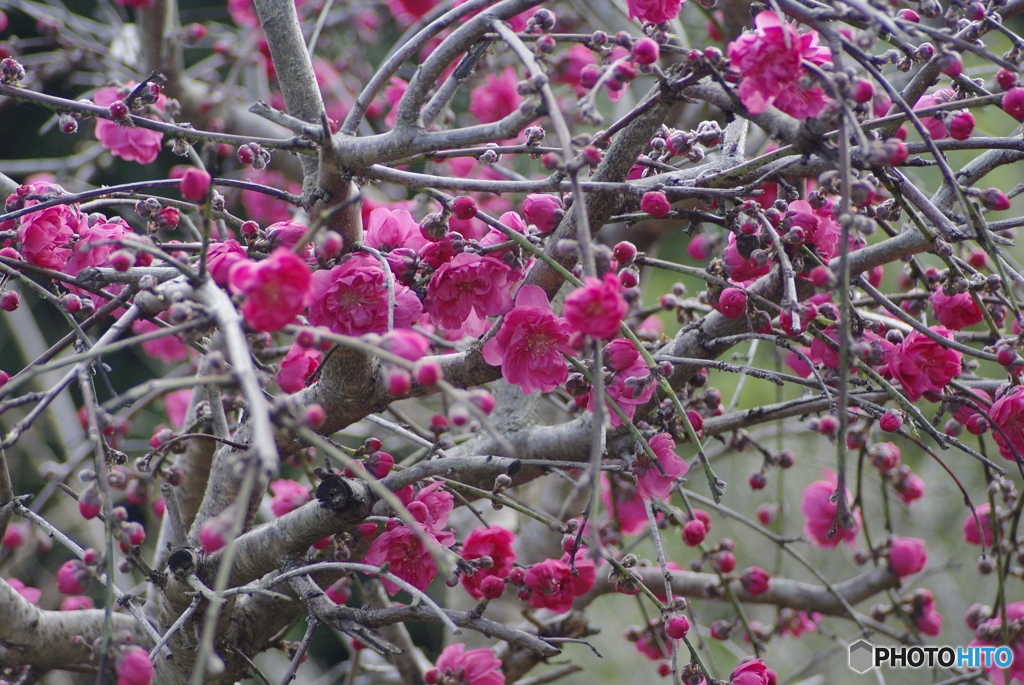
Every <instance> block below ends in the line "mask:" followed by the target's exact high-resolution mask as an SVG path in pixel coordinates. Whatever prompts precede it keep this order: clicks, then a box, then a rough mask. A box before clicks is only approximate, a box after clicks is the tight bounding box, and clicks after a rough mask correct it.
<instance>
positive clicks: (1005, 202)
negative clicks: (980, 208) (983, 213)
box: [978, 188, 1010, 212]
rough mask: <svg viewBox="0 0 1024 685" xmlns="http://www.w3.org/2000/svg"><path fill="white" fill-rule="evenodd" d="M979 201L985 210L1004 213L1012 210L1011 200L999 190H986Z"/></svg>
mask: <svg viewBox="0 0 1024 685" xmlns="http://www.w3.org/2000/svg"><path fill="white" fill-rule="evenodd" d="M978 199H980V200H981V204H982V205H984V207H985V209H991V210H992V211H995V212H1002V211H1005V210H1007V209H1009V208H1010V198H1008V197H1007V196H1006V193H1004V192H1003V191H1001V190H999V189H998V188H986V189H985V190H983V191H981V193H979V194H978Z"/></svg>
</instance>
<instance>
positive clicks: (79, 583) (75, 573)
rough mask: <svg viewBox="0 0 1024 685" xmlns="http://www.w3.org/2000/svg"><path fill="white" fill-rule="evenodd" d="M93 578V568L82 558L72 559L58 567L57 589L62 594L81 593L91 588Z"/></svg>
mask: <svg viewBox="0 0 1024 685" xmlns="http://www.w3.org/2000/svg"><path fill="white" fill-rule="evenodd" d="M92 578H93V572H92V569H90V568H89V567H88V566H86V565H85V563H84V562H83V561H82V560H81V559H70V560H68V561H65V562H64V563H63V564H62V565H61V567H60V568H59V569H57V590H59V591H60V593H61V594H62V595H81V594H83V593H84V592H85V591H86V590H88V589H89V585H91V584H92Z"/></svg>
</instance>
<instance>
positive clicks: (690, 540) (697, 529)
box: [683, 519, 707, 547]
mask: <svg viewBox="0 0 1024 685" xmlns="http://www.w3.org/2000/svg"><path fill="white" fill-rule="evenodd" d="M706 536H707V529H706V528H705V527H704V522H703V521H701V520H700V519H694V520H693V521H690V522H688V523H687V524H686V525H685V526H683V542H685V543H686V545H687V546H688V547H696V546H697V545H699V544H700V543H702V542H704V538H705V537H706Z"/></svg>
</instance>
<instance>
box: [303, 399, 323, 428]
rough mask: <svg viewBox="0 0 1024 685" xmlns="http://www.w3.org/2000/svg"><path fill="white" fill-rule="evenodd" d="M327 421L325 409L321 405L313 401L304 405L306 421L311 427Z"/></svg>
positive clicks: (316, 426)
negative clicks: (306, 405)
mask: <svg viewBox="0 0 1024 685" xmlns="http://www.w3.org/2000/svg"><path fill="white" fill-rule="evenodd" d="M326 421H327V410H326V409H324V408H323V405H320V404H316V403H315V402H314V403H313V404H311V405H309V406H308V407H306V423H307V424H309V425H310V426H311V427H313V428H319V427H320V426H322V425H324V423H325V422H326Z"/></svg>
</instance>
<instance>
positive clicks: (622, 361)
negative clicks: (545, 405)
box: [587, 338, 654, 426]
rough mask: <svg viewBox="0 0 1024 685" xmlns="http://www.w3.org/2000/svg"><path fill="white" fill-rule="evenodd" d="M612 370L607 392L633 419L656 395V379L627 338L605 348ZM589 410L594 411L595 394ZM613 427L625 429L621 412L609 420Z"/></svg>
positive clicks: (589, 402) (588, 407) (618, 339)
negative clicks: (637, 410) (638, 410)
mask: <svg viewBox="0 0 1024 685" xmlns="http://www.w3.org/2000/svg"><path fill="white" fill-rule="evenodd" d="M605 358H606V359H607V360H608V362H607V363H608V366H610V367H611V368H612V370H613V371H614V372H615V373H614V374H613V375H612V377H611V379H610V380H609V381H608V384H607V387H606V388H605V392H607V393H608V396H609V397H611V398H612V399H613V400H614V401H615V403H616V404H617V405H619V409H621V410H622V413H623V414H625V415H626V417H627V418H630V419H631V418H633V414H635V413H636V408H637V407H638V406H640V405H642V404H647V401H648V400H650V399H651V395H653V394H654V379H653V378H652V377H651V370H650V369H649V368H648V367H647V362H645V361H644V358H643V357H641V356H640V352H639V351H638V350H637V349H636V347H635V346H634V345H633V343H632V342H631V341H629V340H627V339H626V338H616V339H615V340H612V341H611V342H610V343H608V347H606V348H605ZM587 409H589V410H590V411H594V393H590V394H589V395H588V396H587ZM608 418H609V420H610V421H611V424H612V426H620V425H622V419H620V418H619V415H618V413H617V412H614V411H613V412H611V413H610V416H609V417H608Z"/></svg>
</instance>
